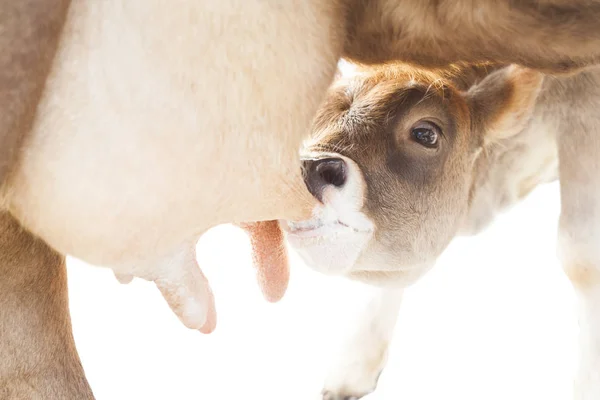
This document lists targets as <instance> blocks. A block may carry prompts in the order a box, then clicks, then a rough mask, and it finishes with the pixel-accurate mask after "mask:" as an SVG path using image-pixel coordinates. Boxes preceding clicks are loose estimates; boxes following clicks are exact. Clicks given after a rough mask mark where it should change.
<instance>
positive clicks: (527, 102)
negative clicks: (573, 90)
mask: <svg viewBox="0 0 600 400" xmlns="http://www.w3.org/2000/svg"><path fill="white" fill-rule="evenodd" d="M543 77H544V76H543V74H542V73H540V72H537V71H534V70H531V69H528V68H523V67H519V66H516V65H510V66H508V67H506V68H502V69H500V70H497V71H494V72H493V73H491V74H490V75H488V76H487V77H486V78H485V79H483V80H482V81H481V82H479V83H478V84H476V85H474V86H472V87H471V88H470V89H469V91H468V92H467V93H466V94H465V96H466V99H467V103H468V105H469V109H470V112H471V121H472V129H473V131H474V132H479V133H480V134H481V135H482V139H483V143H484V144H486V143H489V142H493V141H496V140H501V139H506V138H509V137H511V136H513V135H515V134H517V133H519V132H520V131H521V130H523V128H524V127H525V126H526V124H527V122H528V121H529V119H530V118H531V115H532V114H533V110H534V108H535V103H536V100H537V97H538V94H539V93H540V89H541V86H542V81H543Z"/></svg>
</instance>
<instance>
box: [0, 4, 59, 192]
mask: <svg viewBox="0 0 600 400" xmlns="http://www.w3.org/2000/svg"><path fill="white" fill-rule="evenodd" d="M69 3H70V0H19V1H10V0H4V1H2V2H1V3H0V28H1V29H2V34H1V35H0V49H2V51H0V110H2V112H1V113H0V186H2V184H3V183H4V180H5V178H6V175H7V173H8V172H9V169H10V167H11V165H12V164H13V162H14V160H15V158H16V156H17V152H18V148H19V144H20V143H21V140H22V138H23V135H24V134H25V133H26V132H27V131H28V130H29V129H30V128H31V124H32V122H33V117H34V115H35V110H36V107H37V103H38V101H39V99H40V96H41V94H42V89H43V87H44V83H45V80H46V76H47V75H48V71H49V70H50V65H51V63H52V60H53V58H54V52H55V51H56V47H57V45H58V40H59V37H60V33H61V30H62V25H63V23H64V20H65V16H66V13H67V9H68V7H69Z"/></svg>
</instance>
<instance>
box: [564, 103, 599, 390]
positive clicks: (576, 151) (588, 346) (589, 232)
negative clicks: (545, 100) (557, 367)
mask: <svg viewBox="0 0 600 400" xmlns="http://www.w3.org/2000/svg"><path fill="white" fill-rule="evenodd" d="M593 108H595V107H593ZM596 113H597V110H595V109H590V110H589V112H587V113H582V116H581V118H582V121H575V122H573V121H570V122H569V126H564V127H562V129H561V132H562V135H561V136H560V137H559V138H558V142H559V157H560V185H561V202H562V210H561V217H560V226H559V235H558V249H559V257H560V260H561V263H562V264H563V267H564V269H565V272H566V273H567V275H568V277H569V279H570V280H571V282H572V284H573V287H574V289H575V291H576V294H577V300H578V303H579V304H578V308H579V326H580V337H579V340H580V365H579V372H578V374H577V378H576V383H575V399H576V400H592V399H600V179H599V178H598V171H600V135H599V132H600V118H598V117H596V116H595V115H596ZM585 114H588V115H585ZM583 119H585V120H583Z"/></svg>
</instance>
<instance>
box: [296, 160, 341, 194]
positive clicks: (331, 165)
mask: <svg viewBox="0 0 600 400" xmlns="http://www.w3.org/2000/svg"><path fill="white" fill-rule="evenodd" d="M302 170H303V174H304V182H305V183H306V187H307V188H308V191H309V192H310V193H312V195H313V196H315V197H316V198H317V200H319V201H320V202H323V190H324V189H325V187H327V186H329V185H332V186H335V187H341V186H344V184H345V183H346V163H345V162H344V160H342V159H341V158H324V159H321V160H304V161H303V162H302Z"/></svg>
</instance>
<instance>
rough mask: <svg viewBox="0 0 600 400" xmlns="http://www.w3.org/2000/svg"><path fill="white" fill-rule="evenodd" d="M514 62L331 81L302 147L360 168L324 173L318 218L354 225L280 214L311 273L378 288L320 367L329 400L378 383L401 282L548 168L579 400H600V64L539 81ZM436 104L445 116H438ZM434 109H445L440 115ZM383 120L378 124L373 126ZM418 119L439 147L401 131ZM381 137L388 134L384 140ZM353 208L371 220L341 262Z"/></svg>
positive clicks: (541, 178) (544, 177)
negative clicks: (573, 326) (575, 334)
mask: <svg viewBox="0 0 600 400" xmlns="http://www.w3.org/2000/svg"><path fill="white" fill-rule="evenodd" d="M510 68H512V67H507V68H503V67H502V66H495V65H490V66H459V67H458V68H453V69H452V68H451V69H448V70H442V71H439V72H438V73H436V74H433V75H432V74H430V73H426V72H419V71H415V70H412V69H411V68H410V67H407V66H403V65H401V66H393V65H392V66H382V67H374V68H359V70H358V72H357V73H356V75H355V76H354V77H351V78H348V79H346V80H345V81H344V80H343V81H342V82H341V83H339V84H336V85H334V87H333V88H332V89H331V92H330V95H329V96H328V99H327V100H326V101H325V103H324V106H323V108H322V110H321V111H320V112H319V114H318V115H319V117H318V118H317V120H316V123H315V136H314V138H313V140H311V141H310V142H309V146H308V149H307V154H309V155H310V157H311V160H313V159H319V158H323V157H326V158H327V159H331V158H332V157H341V158H343V159H344V160H346V163H347V164H348V169H349V170H352V169H355V170H356V171H354V172H355V175H354V176H356V175H362V176H363V177H364V178H363V179H362V180H359V181H358V182H353V179H352V176H353V175H352V174H351V173H347V177H346V182H345V183H344V184H343V185H341V187H334V186H332V185H331V184H328V183H327V187H326V188H325V189H324V191H325V192H324V193H325V194H324V195H323V197H322V199H323V200H322V201H323V204H322V205H320V206H319V207H318V209H317V211H316V212H315V213H314V214H316V215H325V216H328V215H331V214H335V215H336V217H335V218H337V221H342V222H343V223H345V224H347V225H350V226H351V227H352V228H354V231H350V232H348V231H347V230H346V231H340V230H339V229H338V228H337V227H336V224H335V223H334V224H332V223H331V222H330V221H331V219H332V217H329V219H327V218H325V217H319V218H320V221H317V222H316V221H314V220H313V221H312V222H311V224H312V225H310V226H311V227H314V226H315V225H316V224H319V223H320V224H322V225H324V226H325V227H328V228H327V229H325V228H320V229H321V230H320V233H315V234H314V235H311V234H310V229H312V228H310V229H309V228H306V227H307V226H309V225H308V224H307V223H306V222H304V223H298V222H294V223H289V224H288V225H289V226H288V227H287V228H286V229H287V230H288V231H290V234H289V238H290V239H291V243H292V244H293V245H295V246H296V247H297V248H298V249H299V251H300V252H301V254H304V255H305V257H306V259H307V260H308V261H309V263H310V264H312V265H313V266H314V267H316V268H317V269H319V270H321V271H323V272H327V273H332V272H334V273H342V274H344V275H347V276H349V277H352V278H355V279H360V280H364V281H367V282H369V283H373V284H375V285H377V286H379V287H380V289H378V290H376V291H375V295H374V296H373V299H372V300H371V301H370V303H369V304H368V305H367V307H366V308H365V311H364V314H363V315H361V316H360V318H359V319H358V326H357V327H356V330H355V332H353V334H352V335H351V336H349V340H348V341H347V342H346V344H345V347H344V351H342V352H341V353H340V354H341V356H340V358H339V360H337V362H336V363H335V364H334V367H333V368H332V370H331V371H330V374H329V376H328V378H327V380H326V382H325V391H324V398H325V399H330V400H333V399H343V398H349V396H353V397H360V396H363V395H364V394H366V393H369V392H370V391H371V390H373V389H374V388H375V386H376V383H377V378H378V376H379V374H380V373H381V370H382V369H383V368H384V366H385V363H386V359H387V349H388V346H389V343H390V341H391V339H392V337H393V330H394V325H395V323H396V319H397V313H398V309H399V307H400V303H401V299H402V293H403V290H404V288H405V287H407V286H408V285H410V284H411V283H412V282H414V280H416V279H418V277H420V276H422V275H423V274H424V273H425V272H426V271H427V270H428V269H429V268H430V267H431V266H432V265H433V264H434V263H435V259H436V258H437V256H438V255H439V253H440V252H441V251H443V249H444V248H445V247H446V245H447V244H448V243H449V241H450V240H451V238H452V237H454V236H456V235H474V234H477V233H478V232H480V231H481V230H483V229H484V228H485V227H486V226H488V225H489V224H490V223H491V222H492V221H493V219H494V216H495V215H497V214H498V213H500V212H502V211H505V210H506V209H508V208H510V206H512V205H514V204H516V203H517V202H518V201H520V200H521V199H522V198H524V197H525V196H526V195H527V194H528V193H530V191H531V190H533V189H534V188H535V187H536V186H538V185H540V184H543V183H546V182H551V181H554V180H556V179H557V178H559V179H560V186H561V202H562V212H561V221H560V228H559V241H558V244H559V257H560V259H561V262H562V263H563V266H564V268H565V271H566V273H567V276H568V277H569V279H570V280H571V281H572V283H573V285H574V287H575V289H576V292H577V294H578V298H579V300H580V303H581V305H580V310H581V315H580V325H581V343H580V349H581V351H580V357H581V362H580V370H579V373H578V375H577V382H576V385H575V398H576V399H578V400H580V399H594V398H598V396H600V376H599V375H598V371H599V370H600V369H599V366H600V364H599V363H600V350H599V347H598V338H599V337H600V329H599V328H598V311H599V310H600V302H599V301H598V291H599V290H600V287H599V286H598V282H599V280H598V279H597V277H598V276H600V275H599V274H600V254H599V253H598V247H597V238H598V229H600V221H599V220H598V218H597V216H598V210H597V208H598V205H599V204H600V194H599V192H598V183H597V179H595V178H594V176H595V172H594V171H596V170H597V169H595V167H596V166H597V160H598V155H599V154H600V148H599V146H598V144H599V143H600V140H598V135H597V132H598V129H600V119H599V118H598V115H597V109H598V106H600V69H598V68H597V67H596V68H592V69H590V70H588V71H585V72H582V73H579V74H576V75H573V76H568V77H560V78H557V77H553V76H546V77H544V78H543V82H542V80H539V82H540V84H539V85H540V86H539V88H538V89H536V88H535V85H533V86H532V82H533V81H532V77H527V72H525V75H523V72H518V70H512V72H509V73H508V75H507V72H506V71H508V70H510ZM494 70H495V71H494ZM473 72H475V73H473ZM482 79H483V80H482ZM428 85H429V86H428ZM446 85H447V86H446ZM419 87H421V88H426V89H425V90H423V91H421V92H418V90H417V95H415V96H416V97H415V98H411V96H410V95H407V94H406V93H410V91H411V90H416V89H415V88H419ZM461 91H462V92H461ZM402 93H404V96H402V95H401V94H402ZM457 96H458V97H459V98H464V99H465V101H466V106H467V107H468V109H469V112H468V114H469V118H470V120H471V122H470V123H469V124H465V121H464V120H461V118H465V116H464V114H463V115H462V116H461V114H460V113H459V112H456V110H458V109H460V107H456V106H453V105H452V104H453V100H452V99H456V98H457ZM413 97H414V96H413ZM486 98H488V99H492V100H493V99H495V102H496V106H493V104H494V102H493V101H492V102H491V103H490V102H488V103H487V104H488V107H486V108H485V109H484V110H485V111H484V112H483V114H481V109H480V108H479V106H478V105H477V104H478V102H480V101H483V100H485V99H486ZM432 99H433V100H432ZM516 104H519V106H518V107H515V105H516ZM495 107H496V108H495ZM440 110H450V112H449V113H448V114H445V115H444V113H443V112H442V111H440ZM453 110H454V111H453ZM350 115H352V116H353V117H354V118H350ZM381 115H385V116H386V117H385V119H383V120H381V119H380V116H381ZM438 115H442V117H441V118H440V119H437V117H436V116H438ZM444 118H449V119H444ZM417 120H420V121H421V122H415V121H417ZM350 121H352V122H350ZM380 121H381V124H382V125H377V124H378V123H379V122H380ZM423 121H425V122H427V121H437V122H435V123H433V124H434V125H436V124H439V127H443V128H440V135H443V137H442V136H440V137H439V139H438V140H439V141H440V144H439V147H437V148H436V149H437V150H431V149H423V148H419V149H417V148H414V146H415V144H414V143H410V142H407V141H406V140H403V139H401V138H402V135H403V133H402V132H403V130H404V129H407V128H406V127H410V126H413V128H412V129H413V131H412V132H413V133H414V132H417V133H419V129H423V128H422V126H430V125H427V124H428V123H429V122H427V123H425V122H423ZM482 121H483V122H482ZM457 127H458V128H457ZM428 129H429V128H428ZM455 129H456V131H454V130H455ZM461 130H462V131H469V130H470V131H471V135H473V136H479V137H480V139H481V140H480V141H479V142H477V143H476V144H470V145H465V144H464V143H463V144H460V135H459V134H458V133H457V131H461ZM442 131H443V133H441V132H442ZM390 132H391V133H390ZM387 135H392V136H395V138H394V139H392V140H391V141H386V140H384V139H382V138H385V137H386V136H387ZM481 135H483V136H481ZM399 137H400V139H399ZM417 139H418V136H417V137H413V138H412V141H415V140H417ZM361 141H369V142H371V143H378V144H379V146H380V151H378V152H377V153H373V154H372V155H371V156H370V157H364V154H363V153H364V152H361V150H360V149H361V147H360V146H357V145H356V144H357V143H360V142H361ZM444 146H446V147H445V149H444ZM420 147H423V146H420ZM448 149H451V150H448ZM418 151H419V153H417V152H418ZM428 152H429V153H428ZM436 152H437V153H436ZM436 158H437V160H436ZM439 159H442V161H439ZM407 160H408V161H407ZM461 160H462V161H461ZM415 169H417V170H416V172H414V171H415ZM407 171H408V172H407ZM411 171H413V172H412V173H409V172H411ZM457 171H458V172H457ZM390 175H391V178H390ZM416 178H419V179H416ZM314 179H323V177H321V178H314V177H311V176H310V175H307V180H308V184H309V187H310V186H311V180H314ZM312 185H314V183H312ZM352 185H354V186H357V187H358V188H359V190H357V191H356V192H357V193H359V197H362V199H363V200H362V202H361V203H359V204H358V206H357V203H356V198H355V197H348V194H347V190H348V189H347V187H349V186H352ZM413 187H417V188H419V187H420V188H422V190H420V191H413V190H412V189H413ZM434 188H435V189H434ZM390 193H392V195H391V196H390V195H389V194H390ZM384 196H387V197H384ZM380 199H384V200H386V202H385V206H386V207H385V208H376V207H372V206H371V204H372V203H373V202H375V201H379V203H381V202H382V200H380ZM349 209H350V210H351V211H348V210H349ZM357 214H361V215H363V216H365V217H366V218H367V220H369V221H370V222H371V229H370V235H368V236H365V238H364V239H362V242H359V243H360V245H359V248H360V252H359V253H360V254H358V255H357V256H356V257H355V258H354V260H355V261H354V263H351V265H345V266H343V267H340V266H339V263H340V260H344V258H342V257H338V256H337V252H338V251H340V249H342V248H344V247H343V246H344V242H350V241H351V240H353V239H352V238H355V237H356V236H360V235H362V233H361V232H360V230H358V231H357V225H356V223H355V222H354V221H356V215H357ZM353 218H354V219H353ZM415 221H417V223H416V224H415ZM332 232H333V233H332ZM407 238H409V239H408V240H409V241H408V242H407ZM353 243H354V244H356V241H355V242H353ZM407 243H408V244H407ZM390 246H391V247H390ZM315 248H318V249H319V251H320V252H318V253H317V252H316V251H315ZM373 249H376V250H375V251H374V250H373ZM417 252H418V254H415V253H417ZM331 260H337V262H336V261H334V262H333V263H332V262H331Z"/></svg>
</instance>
